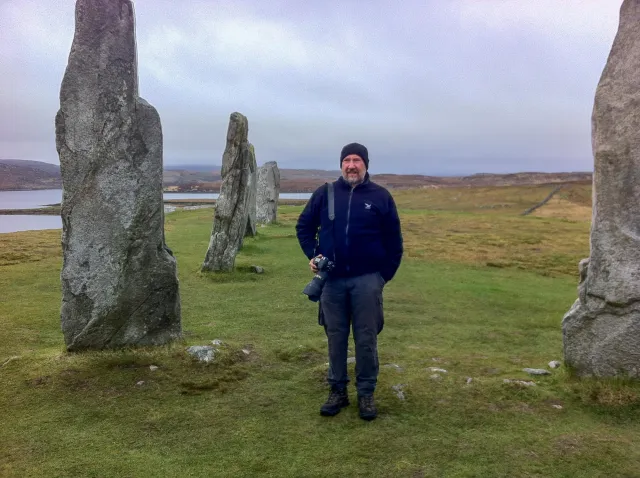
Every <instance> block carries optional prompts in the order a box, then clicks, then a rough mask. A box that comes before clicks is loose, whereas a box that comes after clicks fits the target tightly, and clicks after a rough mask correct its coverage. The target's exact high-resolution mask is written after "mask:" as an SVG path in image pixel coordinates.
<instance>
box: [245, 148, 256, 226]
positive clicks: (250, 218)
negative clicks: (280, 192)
mask: <svg viewBox="0 0 640 478" xmlns="http://www.w3.org/2000/svg"><path fill="white" fill-rule="evenodd" d="M249 152H250V153H251V157H250V159H249V161H250V163H251V164H250V165H249V169H250V170H251V176H250V178H249V188H248V189H247V194H248V196H249V197H248V198H247V201H248V203H249V214H248V215H247V230H246V232H245V234H244V235H245V236H250V237H255V235H256V233H257V231H256V195H257V186H258V163H257V162H256V150H255V149H254V147H253V145H252V144H251V143H249Z"/></svg>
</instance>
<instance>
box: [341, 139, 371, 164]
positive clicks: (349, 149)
mask: <svg viewBox="0 0 640 478" xmlns="http://www.w3.org/2000/svg"><path fill="white" fill-rule="evenodd" d="M350 154H357V155H358V156H360V157H361V158H362V161H364V167H365V168H367V170H368V169H369V151H367V148H366V147H365V146H364V145H362V144H360V143H349V144H348V145H346V146H345V147H344V148H342V151H341V152H340V168H342V160H343V159H344V158H346V157H347V156H349V155H350Z"/></svg>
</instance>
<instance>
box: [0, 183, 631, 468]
mask: <svg viewBox="0 0 640 478" xmlns="http://www.w3.org/2000/svg"><path fill="white" fill-rule="evenodd" d="M548 190H549V188H547V187H538V188H535V191H534V190H530V189H527V188H522V189H521V192H520V193H518V190H517V188H510V189H507V188H495V189H494V190H493V191H491V190H487V191H485V192H484V193H482V194H481V192H480V191H476V190H449V191H444V192H443V191H442V190H438V191H437V196H429V194H431V193H432V192H434V191H433V190H420V191H399V192H397V193H394V195H396V198H397V200H398V204H399V205H400V207H401V217H402V221H403V225H404V232H405V242H406V248H407V254H406V260H405V261H404V262H403V264H402V267H401V269H400V271H399V273H398V275H397V277H396V279H394V280H393V281H392V282H391V283H390V284H389V285H388V286H387V287H386V290H385V313H386V325H385V330H384V331H383V332H382V334H381V335H380V342H379V350H380V359H381V365H382V367H381V374H380V378H379V386H378V391H377V393H376V396H377V399H378V405H379V410H380V416H379V418H378V419H377V420H375V421H373V422H370V423H367V422H364V421H362V420H360V419H359V418H358V417H357V409H356V407H355V405H352V406H351V407H349V408H347V409H345V410H344V411H343V412H341V413H340V414H339V415H338V416H336V417H334V418H331V419H327V418H323V417H320V416H319V414H318V407H319V405H320V404H321V403H322V401H323V400H324V399H325V397H326V384H325V382H324V375H325V371H326V365H325V362H326V350H325V349H326V341H325V338H324V334H323V331H322V329H321V328H320V327H318V326H317V324H316V308H315V305H314V304H312V303H310V302H309V301H308V300H306V298H305V297H304V296H302V294H301V292H300V291H301V290H302V288H303V287H304V284H305V283H306V282H307V281H308V280H309V278H310V277H309V273H308V271H307V270H306V260H305V259H304V256H303V255H302V253H301V252H300V251H299V248H298V246H297V243H296V240H295V233H294V229H293V225H294V223H295V218H296V217H297V215H298V214H299V212H300V210H301V207H299V206H283V207H281V209H280V216H279V217H280V222H279V224H277V225H273V226H269V227H266V228H260V229H259V235H258V237H256V238H254V239H247V240H246V242H245V246H244V248H243V250H242V252H241V253H240V255H239V256H238V259H237V266H238V267H237V270H236V271H235V272H233V273H229V274H218V275H215V274H202V273H200V272H199V268H200V264H201V262H202V259H203V258H204V253H205V251H206V247H207V243H208V236H209V233H210V230H211V215H212V212H211V210H195V211H186V212H177V213H173V214H170V215H167V219H166V230H167V233H166V234H167V242H168V244H169V246H170V247H171V248H172V249H173V250H174V253H175V255H176V257H177V258H178V261H179V275H180V286H181V295H182V308H183V327H184V332H185V333H184V340H183V341H182V342H180V343H175V344H172V345H170V346H166V347H158V348H144V349H130V350H122V351H101V352H91V353H79V354H68V353H66V352H65V351H64V347H63V343H62V334H61V332H60V326H59V306H60V290H59V270H60V260H61V258H60V253H59V239H60V237H59V231H41V232H29V233H17V234H6V235H0V261H4V262H0V327H1V328H0V330H2V333H1V334H0V409H1V410H2V426H0V475H2V476H19V477H24V476H64V477H69V476H83V477H85V476H96V477H98V476H99V477H116V476H136V477H138V476H154V477H155V476H233V477H235V476H291V477H300V476H305V477H306V476H318V477H326V476H349V477H351V476H367V477H388V476H399V477H405V476H406V477H421V476H447V477H485V476H487V477H488V476H491V477H494V476H505V477H507V476H508V477H519V476H540V477H549V476H558V477H561V476H562V477H564V476H566V477H569V476H580V477H583V476H584V477H588V476H594V477H595V476H605V475H606V476H628V477H631V476H637V470H638V469H639V465H640V449H639V448H638V447H637V445H636V444H637V443H638V441H639V440H640V425H639V424H638V423H639V422H640V420H639V419H640V387H639V386H638V385H637V384H635V383H628V382H624V381H619V380H618V381H593V380H577V379H575V378H573V377H572V376H571V375H570V374H569V373H568V372H567V371H566V370H565V369H564V368H561V369H559V370H557V371H554V372H553V374H552V375H550V376H547V377H542V378H535V379H534V381H535V382H536V383H537V386H536V387H520V386H518V385H515V384H505V383H503V380H504V379H505V378H515V379H527V380H529V379H530V377H528V376H527V375H526V374H525V373H524V372H522V371H521V369H522V368H523V367H538V368H542V367H545V366H546V364H547V362H549V361H550V360H553V359H557V360H561V359H562V350H561V347H562V342H561V340H562V339H561V331H560V320H561V318H562V315H563V314H564V312H565V311H566V310H567V309H568V308H569V307H570V305H571V303H572V302H573V300H574V299H575V297H576V289H575V287H576V282H577V277H576V276H577V261H578V260H579V259H580V258H582V257H586V256H587V255H588V231H589V219H588V218H589V214H590V212H588V211H583V213H581V214H578V213H576V212H575V211H570V210H571V207H569V206H572V205H575V206H576V207H577V206H580V207H586V208H587V209H589V208H588V206H589V205H588V203H587V204H585V202H586V200H585V198H587V197H588V194H587V192H585V190H578V193H581V194H578V193H576V194H574V195H571V194H567V195H566V196H564V197H559V198H558V199H557V200H558V201H559V202H560V206H558V205H553V204H549V209H548V210H549V211H551V210H553V209H554V208H555V210H556V213H555V216H554V215H549V216H544V215H542V216H531V217H521V216H518V214H519V213H520V212H521V211H522V210H524V209H526V208H527V207H529V206H531V205H532V204H534V203H535V202H537V201H539V200H541V199H542V198H543V197H544V196H545V195H546V193H547V191H548ZM582 193H583V194H582ZM447 195H449V196H447ZM454 197H458V198H459V199H458V201H453V198H454ZM514 197H515V198H517V197H520V198H521V199H518V200H517V201H515V200H514V204H515V206H513V207H501V208H493V209H492V208H490V207H482V206H487V205H491V204H496V203H507V202H509V201H510V200H511V199H510V198H514ZM447 198H449V199H447ZM447 201H449V203H450V204H451V207H449V208H447V204H448V202H447ZM563 201H564V202H563ZM461 203H464V205H463V206H462V207H461V206H460V204H461ZM543 209H544V208H543ZM563 210H564V211H570V212H571V214H573V216H572V217H560V216H561V214H562V211H563ZM540 212H542V211H540ZM545 214H546V213H545ZM534 248H537V249H539V250H534ZM254 264H256V265H260V266H262V267H264V268H265V273H264V274H262V275H256V274H253V273H251V272H249V269H250V266H251V265H254ZM216 338H217V339H221V340H222V341H223V345H222V346H221V347H220V349H221V350H220V352H219V354H218V356H217V358H216V360H215V361H214V363H212V364H209V365H203V364H200V363H196V362H193V361H192V360H191V359H190V358H189V357H188V356H186V354H185V353H184V348H185V347H186V346H188V345H198V344H206V343H208V342H209V341H211V340H213V339H216ZM243 350H244V351H243ZM246 352H249V353H248V354H247V353H246ZM151 365H155V366H157V367H158V369H157V370H153V371H152V370H151V369H150V366H151ZM429 367H438V368H443V369H446V370H447V373H446V374H444V373H442V374H440V377H439V378H432V377H431V376H432V375H434V372H432V371H429V370H428V368H429ZM350 371H351V375H352V377H353V366H352V365H351V366H350ZM468 378H471V379H472V380H471V382H470V383H467V382H468V380H467V379H468ZM394 386H395V387H396V388H398V386H400V387H401V388H402V391H403V393H404V395H405V400H400V399H399V398H398V397H397V396H396V390H394V388H393V387H394ZM351 393H352V398H353V399H354V400H353V401H354V402H355V396H354V391H353V389H352V390H351ZM558 406H559V407H562V408H557V407H558Z"/></svg>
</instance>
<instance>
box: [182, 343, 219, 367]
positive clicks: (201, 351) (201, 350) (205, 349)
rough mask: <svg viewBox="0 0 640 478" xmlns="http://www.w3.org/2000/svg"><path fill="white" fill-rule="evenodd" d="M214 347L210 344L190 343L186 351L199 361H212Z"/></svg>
mask: <svg viewBox="0 0 640 478" xmlns="http://www.w3.org/2000/svg"><path fill="white" fill-rule="evenodd" d="M215 352H216V349H214V348H213V347H212V346H211V345H192V346H191V347H188V348H187V353H188V354H189V355H191V356H192V357H193V358H195V359H197V360H198V361H199V362H205V363H209V362H213V359H214V357H215Z"/></svg>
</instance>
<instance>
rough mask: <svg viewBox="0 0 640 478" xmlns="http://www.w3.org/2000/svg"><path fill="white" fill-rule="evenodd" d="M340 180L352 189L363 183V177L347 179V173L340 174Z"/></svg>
mask: <svg viewBox="0 0 640 478" xmlns="http://www.w3.org/2000/svg"><path fill="white" fill-rule="evenodd" d="M342 179H344V180H345V181H346V182H347V183H349V185H350V186H351V187H354V186H357V185H358V184H360V183H362V181H364V175H363V176H362V177H361V176H360V175H358V177H357V178H349V176H348V175H347V173H342Z"/></svg>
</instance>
